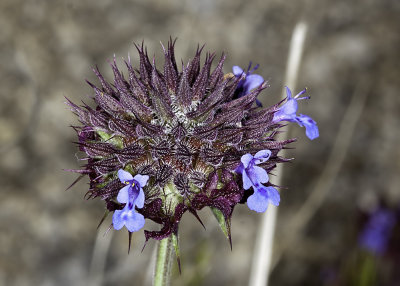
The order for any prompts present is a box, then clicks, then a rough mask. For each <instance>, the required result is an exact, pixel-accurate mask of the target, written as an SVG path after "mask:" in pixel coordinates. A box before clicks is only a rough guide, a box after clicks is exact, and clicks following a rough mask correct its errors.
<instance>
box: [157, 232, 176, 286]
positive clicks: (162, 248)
mask: <svg viewBox="0 0 400 286" xmlns="http://www.w3.org/2000/svg"><path fill="white" fill-rule="evenodd" d="M171 260H172V237H171V236H170V237H167V238H164V239H163V240H161V241H160V242H159V245H158V250H157V257H156V267H155V271H154V280H153V286H168V285H169V284H170V273H171Z"/></svg>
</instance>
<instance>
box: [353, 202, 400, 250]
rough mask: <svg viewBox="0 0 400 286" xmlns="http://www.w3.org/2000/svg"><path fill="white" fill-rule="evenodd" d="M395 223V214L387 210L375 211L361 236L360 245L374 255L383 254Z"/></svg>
mask: <svg viewBox="0 0 400 286" xmlns="http://www.w3.org/2000/svg"><path fill="white" fill-rule="evenodd" d="M395 223H396V218H395V214H394V213H393V212H391V211H389V210H385V209H380V210H377V211H375V212H374V213H373V214H372V215H371V217H370V218H369V220H368V222H367V224H366V226H365V227H364V230H363V231H362V233H361V235H360V239H359V241H360V245H361V246H362V247H363V248H365V249H367V250H369V251H371V252H372V253H374V254H379V255H381V254H383V253H384V252H385V250H386V247H387V243H388V241H389V238H390V234H391V232H392V229H393V227H394V225H395Z"/></svg>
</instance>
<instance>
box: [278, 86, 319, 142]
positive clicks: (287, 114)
mask: <svg viewBox="0 0 400 286" xmlns="http://www.w3.org/2000/svg"><path fill="white" fill-rule="evenodd" d="M305 92H306V89H304V90H302V91H301V92H299V93H298V94H297V95H296V96H295V97H292V92H291V91H290V89H289V88H288V87H286V94H287V101H286V103H285V104H284V105H282V106H281V108H279V110H278V111H277V112H275V114H274V118H273V122H275V123H277V122H280V121H290V122H296V123H297V124H299V125H300V126H301V127H303V126H304V127H305V128H306V135H307V137H308V138H310V139H311V140H313V139H315V138H317V137H318V136H319V132H318V126H317V123H316V122H315V121H314V120H313V119H312V118H311V117H310V116H307V115H303V114H300V115H299V116H297V115H296V113H297V101H298V100H301V99H309V97H299V96H300V95H302V94H303V93H305Z"/></svg>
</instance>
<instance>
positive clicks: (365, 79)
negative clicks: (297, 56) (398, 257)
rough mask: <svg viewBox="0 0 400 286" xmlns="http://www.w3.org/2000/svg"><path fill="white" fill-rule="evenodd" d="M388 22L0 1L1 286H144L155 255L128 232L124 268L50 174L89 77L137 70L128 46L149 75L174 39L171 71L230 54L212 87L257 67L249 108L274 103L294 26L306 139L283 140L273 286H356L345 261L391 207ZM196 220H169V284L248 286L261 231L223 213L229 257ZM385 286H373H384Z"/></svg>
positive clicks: (371, 9) (392, 90) (176, 5)
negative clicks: (376, 214) (308, 124)
mask: <svg viewBox="0 0 400 286" xmlns="http://www.w3.org/2000/svg"><path fill="white" fill-rule="evenodd" d="M399 13H400V2H399V1H396V0H364V1H362V0H355V1H347V0H335V1H332V0H322V1H321V0H320V1H317V0H300V1H278V0H251V1H239V0H222V1H212V0H204V1H199V0H184V1H179V0H171V1H164V0H147V1H145V0H135V1H128V0H122V1H112V0H97V1H68V0H60V1H45V0H42V1H40V0H37V1H35V0H2V1H1V2H0V285H18V286H23V285H46V286H47V285H59V286H62V285H150V283H151V282H150V281H151V271H152V268H151V267H149V264H150V261H151V257H152V255H153V249H154V246H155V242H154V241H151V242H150V243H149V244H148V245H147V246H146V248H145V249H144V251H143V252H142V253H140V251H141V249H142V246H143V243H144V237H143V232H142V231H140V232H138V233H135V234H134V235H133V246H132V247H133V249H132V251H131V253H130V254H129V255H128V254H127V249H128V235H127V233H126V232H125V231H120V232H113V231H110V232H109V233H108V234H107V235H105V236H103V233H104V232H105V231H106V229H107V227H108V225H109V220H108V221H106V224H105V225H104V228H103V227H102V228H100V230H99V233H100V235H99V237H97V238H96V236H97V231H96V226H97V224H98V222H99V220H100V218H101V217H102V215H103V211H104V206H103V202H101V201H100V200H91V201H85V200H84V199H83V196H84V194H85V192H86V190H87V188H88V186H87V180H84V181H82V182H80V183H79V184H77V185H76V186H75V187H74V188H73V189H72V190H69V191H64V190H65V189H66V188H67V187H68V186H69V185H70V183H71V182H72V181H73V180H74V179H75V175H74V174H72V173H68V172H65V171H63V169H73V168H77V167H78V166H79V164H80V162H78V160H77V158H76V152H77V148H76V146H74V144H72V141H75V140H76V138H75V133H74V131H73V130H72V128H70V127H69V126H70V125H73V124H76V123H77V119H76V118H75V117H74V116H73V115H72V113H71V112H70V111H69V109H68V108H67V106H66V105H65V104H64V101H65V99H64V96H66V97H68V98H70V99H72V100H73V101H75V102H79V101H80V100H86V101H87V102H88V101H89V100H88V97H87V95H89V96H90V95H92V90H91V89H90V87H89V86H88V85H87V84H86V83H85V79H88V80H89V81H93V82H96V79H95V76H94V74H93V73H92V71H91V67H93V66H94V65H96V64H97V65H98V66H99V68H100V70H101V71H102V72H103V73H104V74H105V75H106V76H107V77H108V79H110V80H111V79H112V73H111V69H110V67H109V65H108V63H107V60H109V59H112V57H113V55H114V54H115V55H116V57H117V59H118V61H119V63H120V65H122V58H127V56H128V54H130V56H131V58H132V60H133V61H134V62H135V61H136V62H137V59H136V50H135V48H134V46H133V43H140V42H141V41H142V40H144V42H145V44H146V45H147V47H148V51H149V54H150V55H152V54H155V55H156V58H157V60H158V61H159V62H160V63H162V62H163V58H162V57H161V46H160V44H159V42H160V41H161V42H163V43H164V44H165V43H166V42H167V40H168V39H169V37H170V36H172V37H177V38H178V41H177V45H176V48H177V51H176V55H177V59H178V60H179V59H180V58H182V59H183V60H184V61H185V62H186V61H187V60H188V59H189V58H190V57H192V56H193V54H194V51H195V49H196V47H197V44H198V43H200V44H203V43H206V48H205V49H206V50H210V51H215V52H216V53H217V55H220V54H221V53H222V52H223V51H225V52H226V53H227V54H228V57H227V61H226V63H225V71H226V72H230V69H231V67H232V65H240V66H242V67H246V66H247V64H248V62H249V61H250V60H252V61H253V62H254V63H259V64H260V68H259V70H258V73H259V74H261V75H262V76H263V77H264V78H266V79H269V82H270V84H271V87H270V88H269V89H267V90H265V91H264V92H263V93H262V94H261V97H260V99H261V101H262V102H264V104H272V103H275V102H277V101H278V100H279V98H280V94H281V91H282V87H283V86H284V84H285V83H284V75H285V67H286V60H287V54H288V50H289V43H290V38H291V34H292V31H293V28H294V26H295V25H296V23H297V22H299V21H305V23H306V24H307V25H308V33H307V39H306V43H305V50H304V55H303V60H302V64H301V67H300V72H299V79H298V82H297V88H296V89H297V91H299V90H301V89H302V88H303V87H305V86H307V87H308V88H309V91H308V93H309V94H310V95H311V96H312V100H311V101H308V102H302V103H301V106H300V111H301V112H302V113H304V114H308V115H310V116H312V117H313V118H314V119H315V120H316V121H317V122H318V124H319V128H320V138H318V139H317V140H314V141H310V140H308V138H307V137H306V136H305V134H304V130H303V129H302V128H300V127H298V126H293V128H291V130H290V135H291V136H294V137H298V142H297V143H295V144H292V145H293V147H295V149H293V150H289V152H288V156H294V157H296V160H294V161H293V162H292V163H291V164H287V166H285V169H284V178H283V184H284V186H285V187H287V188H286V189H283V190H282V200H281V205H280V206H279V217H278V222H277V233H276V240H275V247H274V250H275V252H274V257H275V258H274V261H273V263H274V267H273V270H272V275H271V285H361V284H349V283H347V282H345V281H347V280H346V278H345V277H346V274H343V273H347V272H355V273H356V274H357V270H356V269H357V268H356V267H355V268H354V267H353V266H352V264H351V263H350V262H349V261H353V260H354V259H353V253H354V251H355V250H356V249H357V235H358V234H357V233H358V232H359V230H360V214H366V213H368V212H370V211H371V210H372V209H374V208H375V207H376V206H377V205H378V204H380V203H384V204H386V205H387V206H389V207H391V208H396V207H398V206H399V201H400V190H399V185H400V177H399V173H400V148H399V147H398V146H399V145H398V144H399V143H398V142H399V140H400V130H399V126H400V118H399V110H400V95H399V89H400V82H399V78H400V69H399V65H400V54H399V50H400V34H399V27H400V25H399V24H400V18H399V17H398V15H399ZM352 124H353V125H354V124H355V125H354V126H353V125H352ZM200 216H201V217H202V219H203V221H204V223H205V225H206V226H207V230H204V229H203V228H202V227H201V225H200V224H198V222H197V221H196V220H195V219H194V218H193V217H192V216H189V215H186V216H184V218H183V221H182V224H181V228H180V240H181V241H180V244H181V253H182V257H181V259H182V264H183V273H182V274H181V275H179V274H178V272H177V269H176V267H175V268H174V274H173V283H172V285H247V283H248V282H247V281H248V279H249V275H250V265H251V257H252V251H253V247H254V241H255V237H256V232H257V230H258V223H259V219H260V216H259V215H257V214H255V213H253V212H251V211H250V210H248V209H247V207H246V206H239V207H238V208H236V210H235V213H234V216H233V219H232V222H233V225H232V237H233V250H232V251H231V250H230V248H229V244H228V242H227V241H226V239H225V238H224V236H223V234H222V232H221V231H220V230H219V227H218V225H217V224H216V223H215V221H214V219H213V217H212V214H211V213H210V212H208V211H202V212H201V213H200ZM149 227H150V228H151V227H152V225H151V224H149ZM397 242H398V241H397ZM352 259H353V260H352ZM349 263H350V264H349ZM349 265H350V266H349ZM352 267H353V268H352ZM343 269H344V270H343ZM349 269H350V270H349ZM353 270H354V271H353ZM388 277H389V276H388ZM385 279H386V280H385V281H386V282H385V283H387V284H385V283H382V284H379V285H395V284H390V283H394V282H393V281H394V280H392V279H391V278H387V277H386V278H385ZM354 283H356V282H354ZM397 285H399V284H397Z"/></svg>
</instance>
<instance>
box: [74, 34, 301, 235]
mask: <svg viewBox="0 0 400 286" xmlns="http://www.w3.org/2000/svg"><path fill="white" fill-rule="evenodd" d="M174 44H175V42H172V41H171V42H169V43H168V46H167V48H166V49H164V47H163V49H164V55H165V62H164V66H163V67H162V68H161V69H159V68H157V66H156V63H155V60H153V61H152V62H151V61H150V60H149V58H148V55H147V51H146V49H144V47H143V44H142V46H136V48H137V50H138V54H139V58H140V65H139V67H138V69H135V68H134V67H133V66H132V64H131V62H130V61H129V60H128V61H126V62H125V65H126V70H127V71H126V72H125V73H126V76H124V74H123V72H122V71H121V70H120V69H119V68H118V67H117V64H116V61H115V59H114V61H113V62H112V63H111V68H112V70H113V72H114V81H113V83H108V82H107V81H106V80H105V78H104V77H103V76H102V75H101V73H100V71H99V70H98V68H95V69H94V72H95V74H96V76H97V77H98V79H99V81H100V85H99V86H96V85H95V84H92V83H90V82H89V85H90V86H91V87H92V88H93V90H94V104H95V107H94V108H92V107H90V106H89V105H87V104H84V105H83V106H78V105H76V104H74V103H73V102H71V101H69V100H68V102H67V103H68V105H69V106H70V107H71V109H72V111H73V112H74V113H75V114H77V116H78V117H79V121H80V123H81V125H80V126H74V129H75V130H76V131H77V133H78V139H79V141H78V142H77V144H78V145H79V148H80V150H81V151H82V152H83V153H84V154H85V157H84V159H85V160H87V163H86V164H85V165H84V166H83V167H82V169H80V170H74V171H75V172H77V173H79V174H81V175H88V177H89V179H90V188H89V191H88V192H87V198H96V197H99V198H101V199H102V200H104V201H105V204H106V208H107V212H111V213H113V219H112V225H113V227H114V228H115V229H121V228H123V227H126V228H127V230H128V231H129V233H131V232H134V231H137V230H139V229H141V228H142V227H143V226H144V225H145V219H148V220H152V221H154V222H156V223H158V224H160V229H159V230H157V231H148V230H145V231H144V233H145V237H146V241H147V240H148V239H150V238H153V239H157V240H160V239H163V238H165V237H168V236H170V235H176V234H177V232H178V225H179V221H180V219H181V217H182V215H183V214H184V213H185V212H187V211H188V212H190V213H191V214H193V215H194V216H195V217H196V218H197V219H198V220H200V218H199V216H198V215H197V211H198V210H200V209H202V208H204V207H210V208H211V209H212V210H213V212H214V213H215V215H216V217H217V219H218V221H219V222H220V225H221V226H225V229H224V228H223V230H224V232H225V233H226V235H227V236H228V238H230V229H229V227H230V219H231V216H232V212H233V210H234V208H235V206H236V205H237V204H238V203H245V202H246V201H247V205H248V207H249V208H250V209H252V210H255V211H257V212H262V211H265V210H266V208H267V206H268V204H269V203H272V204H274V205H278V203H279V193H278V191H277V190H276V189H275V188H274V187H273V186H272V184H271V183H270V182H269V180H268V173H269V172H271V170H272V169H274V168H275V166H276V164H277V163H280V162H286V161H288V159H284V158H282V157H279V156H278V153H279V151H280V150H281V149H282V148H284V146H285V145H286V144H288V143H291V142H293V141H295V139H290V140H286V141H278V140H277V139H276V134H277V132H278V130H279V128H280V127H282V126H283V125H282V124H281V123H280V121H281V120H283V119H287V117H285V114H287V113H285V112H286V107H284V106H285V105H284V106H283V107H281V108H279V105H278V104H277V105H274V106H271V107H267V108H261V107H259V106H256V105H255V102H256V97H257V95H258V94H259V93H260V92H261V91H262V90H263V89H265V88H266V86H267V84H266V83H265V82H264V80H263V79H262V77H261V76H258V75H250V73H251V72H252V71H248V72H247V73H246V74H245V75H239V73H240V74H242V73H243V71H240V68H239V67H235V68H234V72H235V75H229V74H226V75H224V73H223V64H224V61H225V55H222V56H221V58H220V60H219V61H218V63H217V65H216V67H215V69H213V70H212V69H211V66H212V63H213V61H214V58H215V54H211V53H207V54H206V56H205V59H204V63H203V64H202V65H201V64H200V63H201V53H202V49H203V48H198V49H197V51H196V53H195V55H194V57H193V59H191V60H190V61H189V62H188V63H187V64H185V65H182V67H181V68H178V67H177V64H176V61H175V56H174ZM289 100H290V99H289ZM276 114H278V115H276ZM200 222H201V220H200Z"/></svg>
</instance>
